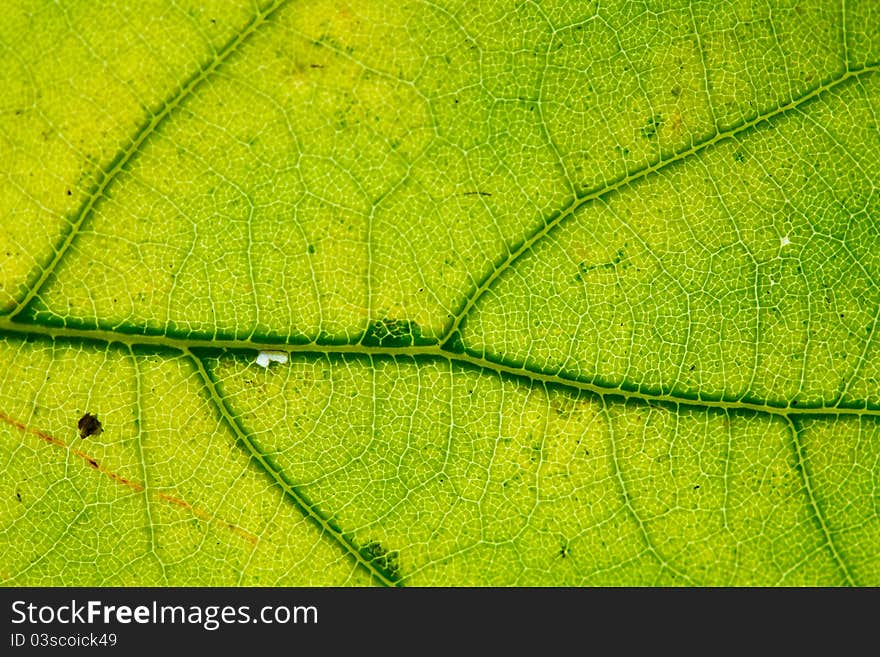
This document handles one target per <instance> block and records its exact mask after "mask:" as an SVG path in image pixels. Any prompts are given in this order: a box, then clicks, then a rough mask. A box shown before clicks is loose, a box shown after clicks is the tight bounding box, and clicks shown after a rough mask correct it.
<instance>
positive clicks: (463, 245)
mask: <svg viewBox="0 0 880 657" xmlns="http://www.w3.org/2000/svg"><path fill="white" fill-rule="evenodd" d="M239 4H240V5H241V6H238V5H239ZM654 4H656V5H657V6H653V5H654ZM878 73H880V14H878V9H877V3H876V2H872V1H871V0H862V1H860V2H859V1H857V2H846V3H839V4H837V5H834V4H833V3H828V2H824V1H823V0H816V1H815V2H797V3H789V2H781V1H775V0H774V1H773V2H769V3H749V2H734V3H714V2H696V1H694V2H664V3H631V2H622V1H621V2H619V3H616V4H611V3H595V2H580V3H560V2H524V3H519V4H516V5H514V4H513V3H498V4H494V3H489V2H480V3H469V2H453V1H450V2H442V3H432V2H411V3H404V4H399V5H398V4H395V3H390V4H389V3H385V2H358V3H350V4H349V3H346V2H336V1H334V0H321V1H303V2H294V1H291V2H281V1H278V2H271V3H268V4H266V5H265V6H262V7H260V8H259V9H255V8H254V7H253V6H252V4H251V3H249V2H242V3H232V2H227V1H226V0H223V1H221V0H217V1H216V2H201V1H200V2H192V3H190V2H182V3H181V2H175V3H168V2H161V1H156V2H152V3H149V6H147V5H145V4H144V3H137V4H128V3H120V4H119V5H118V6H117V5H113V4H111V3H98V4H96V3H90V2H69V3H63V4H62V5H45V4H43V3H38V2H26V1H21V2H16V3H12V4H10V5H9V6H8V7H6V9H5V15H4V19H3V21H0V90H2V91H0V152H2V164H0V217H2V219H0V259H2V267H0V312H2V316H0V472H2V477H0V581H2V582H3V583H4V584H6V585H13V586H19V585H46V584H54V585H161V584H168V585H237V584H241V585H255V584H260V585H301V584H307V585H368V584H385V585H415V586H419V585H429V584H442V585H490V584H492V585H594V584H596V585H609V584H611V585H616V584H625V585H666V584H697V585H766V584H784V585H799V584H807V585H841V584H849V585H874V586H876V585H877V584H878V583H880V548H878V546H880V497H878V490H880V474H878V473H880V341H878V335H877V333H878V328H880V327H878V324H880V285H878V281H880V222H878V220H877V217H878V216H880V193H878V181H880V123H878V116H880V75H878ZM261 352H264V353H263V354H262V356H260V357H259V360H258V355H259V354H260V353H261ZM87 414H88V415H91V416H94V418H93V419H92V418H85V416H86V415H87ZM83 418H85V419H83ZM96 423H100V431H98V427H97V424H96ZM84 427H85V428H84ZM83 436H84V437H83Z"/></svg>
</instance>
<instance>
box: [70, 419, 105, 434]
mask: <svg viewBox="0 0 880 657" xmlns="http://www.w3.org/2000/svg"><path fill="white" fill-rule="evenodd" d="M76 428H77V429H79V437H80V438H88V437H89V436H97V435H99V434H100V433H101V432H102V431H104V427H102V426H101V422H100V420H98V416H97V415H92V414H91V413H86V414H85V415H83V416H82V417H81V418H80V419H79V422H77V423H76Z"/></svg>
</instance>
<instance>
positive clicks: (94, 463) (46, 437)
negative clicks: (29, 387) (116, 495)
mask: <svg viewBox="0 0 880 657" xmlns="http://www.w3.org/2000/svg"><path fill="white" fill-rule="evenodd" d="M0 420H2V421H3V422H5V423H6V424H8V425H10V426H13V427H15V428H16V429H19V430H20V431H22V432H24V433H29V434H31V435H32V436H36V437H37V438H39V439H40V440H42V441H44V442H47V443H49V444H50V445H54V446H55V447H61V448H62V449H66V450H67V451H68V452H69V453H70V454H73V455H74V456H76V457H77V458H79V459H81V460H82V461H83V462H84V463H85V464H86V465H88V467H90V468H91V469H92V470H95V471H97V472H100V473H101V474H103V475H104V476H106V477H108V478H109V479H111V480H112V481H115V482H116V483H117V484H120V485H122V486H125V487H126V488H129V489H131V490H133V491H134V492H136V493H142V492H144V490H145V488H144V485H143V484H142V483H140V482H137V481H132V480H131V479H127V478H126V477H123V476H122V475H120V474H118V473H116V472H114V471H113V470H110V469H109V468H107V467H105V466H103V465H101V464H100V463H98V460H97V459H96V458H94V457H93V456H91V455H89V454H87V453H86V452H84V451H82V450H81V449H78V448H76V447H72V446H70V445H68V444H67V443H66V442H64V441H63V440H61V439H60V438H57V437H55V436H53V435H51V434H49V433H47V432H45V431H43V430H41V429H36V428H34V427H29V426H27V425H26V424H25V423H24V422H22V421H20V420H17V419H15V418H14V417H10V416H9V415H7V414H6V413H4V412H3V411H0ZM156 497H157V498H158V499H159V500H161V501H163V502H167V503H169V504H173V505H174V506H178V507H180V508H182V509H186V510H187V511H189V512H190V513H191V514H192V515H193V516H195V517H196V518H198V519H199V520H202V521H204V522H207V523H211V524H213V525H216V526H218V527H223V528H225V529H228V530H229V531H231V532H232V533H233V534H235V535H236V536H239V537H240V538H243V539H244V540H246V541H247V542H249V543H251V544H252V545H256V544H257V537H256V535H255V534H252V533H251V532H249V531H247V530H246V529H243V528H241V527H239V526H237V525H234V524H232V523H231V522H226V521H225V520H222V519H220V518H217V517H216V516H215V515H214V514H212V513H209V512H208V511H206V510H204V509H202V508H199V507H197V506H193V505H192V504H190V503H189V502H187V501H185V500H182V499H180V498H179V497H174V496H173V495H168V494H167V493H158V494H157V495H156Z"/></svg>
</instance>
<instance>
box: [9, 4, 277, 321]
mask: <svg viewBox="0 0 880 657" xmlns="http://www.w3.org/2000/svg"><path fill="white" fill-rule="evenodd" d="M287 1H288V0H274V1H273V2H271V3H269V4H268V5H267V6H266V7H265V8H264V9H262V10H258V11H257V13H256V14H255V15H254V16H253V17H252V18H251V20H250V21H249V22H248V23H247V24H246V25H245V26H244V27H243V28H242V29H241V30H240V31H239V32H238V33H237V34H235V35H234V36H233V37H232V38H231V39H230V40H229V41H227V42H226V43H225V44H224V45H223V46H222V47H221V48H220V49H219V50H217V51H216V53H215V55H214V57H213V58H212V59H210V60H209V61H207V62H205V63H204V64H202V66H201V67H200V68H199V69H198V70H197V71H196V72H195V73H193V75H191V76H190V77H189V78H188V79H187V80H186V81H185V82H184V83H183V84H181V85H180V86H179V87H178V88H177V89H176V90H175V91H174V92H173V93H172V94H171V96H169V97H168V98H167V99H166V100H165V101H164V102H163V103H162V105H161V106H160V107H159V109H158V110H156V111H155V112H150V113H149V116H148V118H147V120H146V121H144V123H143V124H141V126H140V127H139V128H138V130H137V132H136V133H135V134H134V136H133V137H132V138H131V140H130V141H129V143H128V144H127V145H126V146H125V147H124V148H122V149H121V150H120V151H119V152H118V153H117V154H116V156H115V157H114V158H113V159H112V160H111V161H110V163H109V164H108V165H107V166H106V167H105V168H104V169H102V170H101V171H99V172H98V183H97V185H96V186H95V188H94V189H93V190H92V191H91V193H90V194H89V196H88V198H87V199H86V200H85V201H84V202H83V204H82V205H81V206H80V208H79V210H78V211H77V212H76V214H75V215H74V216H73V218H72V219H71V221H70V228H69V229H68V230H67V232H66V233H65V235H64V237H63V238H62V239H61V242H60V244H59V245H58V246H57V247H56V248H55V252H54V254H53V255H52V258H51V259H50V260H49V262H48V263H47V264H46V265H45V266H41V267H40V268H39V274H38V275H37V276H36V280H35V282H34V283H33V284H32V285H30V286H29V288H28V291H27V293H26V294H25V295H24V296H23V297H22V299H21V300H20V301H19V302H18V303H16V305H15V307H14V308H13V309H12V311H11V312H10V314H9V317H16V316H17V315H19V314H20V313H21V312H22V311H23V310H24V309H25V308H27V306H28V304H29V303H30V302H31V301H33V299H34V298H36V296H37V295H38V294H39V293H40V290H42V289H43V287H44V286H45V285H46V282H47V281H48V280H49V279H50V278H51V276H52V274H53V273H54V272H55V270H56V269H57V268H58V265H59V264H60V263H61V261H62V260H63V259H64V256H65V255H66V254H67V253H68V252H69V251H70V247H71V246H72V245H73V243H74V242H75V240H76V238H77V236H78V235H79V234H80V233H81V232H82V229H83V226H84V225H85V224H86V222H87V221H88V220H89V218H90V217H92V215H94V213H95V208H97V206H98V204H99V203H100V202H101V200H102V199H104V198H106V197H107V192H108V191H109V190H110V188H111V187H112V185H113V183H114V182H115V181H116V180H117V179H118V178H119V174H120V173H122V172H123V171H124V170H125V169H126V168H127V167H128V166H129V165H130V164H131V163H132V162H133V161H134V160H135V159H136V158H137V156H138V155H139V154H140V153H141V152H142V150H143V146H144V144H145V143H146V142H147V141H148V140H149V139H150V137H152V136H153V135H155V134H156V132H157V131H158V129H159V127H160V126H161V125H162V124H163V123H164V122H165V121H166V120H167V119H168V117H169V116H171V115H172V114H173V112H174V110H175V109H177V108H178V107H180V106H181V105H182V104H183V103H184V102H185V101H186V100H187V99H188V98H190V97H191V96H192V95H193V93H194V92H195V91H196V89H198V88H199V87H200V86H201V85H202V84H203V83H204V82H205V81H207V80H208V79H210V78H211V76H212V75H213V74H214V73H215V72H216V71H217V69H218V68H220V67H221V66H222V65H223V64H224V63H225V62H227V61H229V59H230V57H232V55H233V54H234V53H235V52H237V51H238V50H240V49H241V46H242V45H243V44H244V43H245V42H246V41H247V40H248V39H249V38H250V37H251V36H253V34H254V33H255V32H257V30H258V29H259V28H260V27H261V26H263V25H265V24H266V22H267V21H268V20H269V19H270V18H271V17H272V16H273V15H274V14H275V13H276V12H277V11H278V10H279V9H280V8H281V7H282V6H284V5H285V4H286V3H287Z"/></svg>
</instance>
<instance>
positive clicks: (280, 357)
mask: <svg viewBox="0 0 880 657" xmlns="http://www.w3.org/2000/svg"><path fill="white" fill-rule="evenodd" d="M286 362H287V354H286V353H284V352H283V351H261V352H260V353H259V354H257V365H259V366H260V367H269V363H286Z"/></svg>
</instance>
